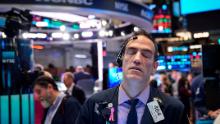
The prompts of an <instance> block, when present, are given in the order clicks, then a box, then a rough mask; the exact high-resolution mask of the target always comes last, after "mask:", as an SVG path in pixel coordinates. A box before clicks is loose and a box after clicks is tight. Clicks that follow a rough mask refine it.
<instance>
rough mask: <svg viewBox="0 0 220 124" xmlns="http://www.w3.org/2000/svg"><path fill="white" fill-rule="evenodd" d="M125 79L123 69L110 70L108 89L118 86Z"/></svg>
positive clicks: (114, 68)
mask: <svg viewBox="0 0 220 124" xmlns="http://www.w3.org/2000/svg"><path fill="white" fill-rule="evenodd" d="M122 79H123V72H122V68H119V67H113V68H109V70H108V88H111V87H114V86H117V85H119V84H120V83H121V81H122Z"/></svg>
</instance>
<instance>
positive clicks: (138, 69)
mask: <svg viewBox="0 0 220 124" xmlns="http://www.w3.org/2000/svg"><path fill="white" fill-rule="evenodd" d="M130 69H131V70H136V71H140V72H143V71H142V70H141V69H140V68H139V67H130V68H129V70H130Z"/></svg>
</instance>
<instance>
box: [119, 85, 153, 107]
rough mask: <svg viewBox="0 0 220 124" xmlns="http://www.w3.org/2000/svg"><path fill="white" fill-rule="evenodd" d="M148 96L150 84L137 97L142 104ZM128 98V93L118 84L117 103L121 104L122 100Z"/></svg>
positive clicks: (124, 100)
mask: <svg viewBox="0 0 220 124" xmlns="http://www.w3.org/2000/svg"><path fill="white" fill-rule="evenodd" d="M149 96H150V86H147V87H146V88H145V89H144V90H143V91H142V92H141V94H140V95H139V96H138V97H137V99H139V100H140V101H141V102H142V103H143V104H145V105H146V103H147V100H148V98H149ZM128 100H130V98H129V97H128V95H127V94H126V93H125V91H124V90H123V88H122V87H121V86H120V87H119V92H118V105H121V104H123V103H124V102H126V101H128Z"/></svg>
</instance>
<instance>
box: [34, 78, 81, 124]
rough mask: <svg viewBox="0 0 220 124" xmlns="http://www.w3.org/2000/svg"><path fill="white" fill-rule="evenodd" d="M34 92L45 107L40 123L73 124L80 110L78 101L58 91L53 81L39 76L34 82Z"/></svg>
mask: <svg viewBox="0 0 220 124" xmlns="http://www.w3.org/2000/svg"><path fill="white" fill-rule="evenodd" d="M33 89H34V94H35V96H36V98H37V99H38V100H40V103H41V105H42V106H43V107H44V108H45V111H44V117H43V119H42V122H41V123H42V124H74V123H75V120H76V117H77V115H78V113H79V110H80V103H79V102H78V101H77V100H76V99H75V98H73V97H68V96H66V95H65V94H63V93H62V92H59V91H58V87H57V85H56V83H55V81H54V80H53V79H52V78H50V77H48V76H40V77H39V78H37V79H36V80H35V83H34V88H33Z"/></svg>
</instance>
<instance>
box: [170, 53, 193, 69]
mask: <svg viewBox="0 0 220 124" xmlns="http://www.w3.org/2000/svg"><path fill="white" fill-rule="evenodd" d="M166 60H167V69H168V70H179V71H189V70H190V69H191V61H190V55H172V56H167V58H166Z"/></svg>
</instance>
